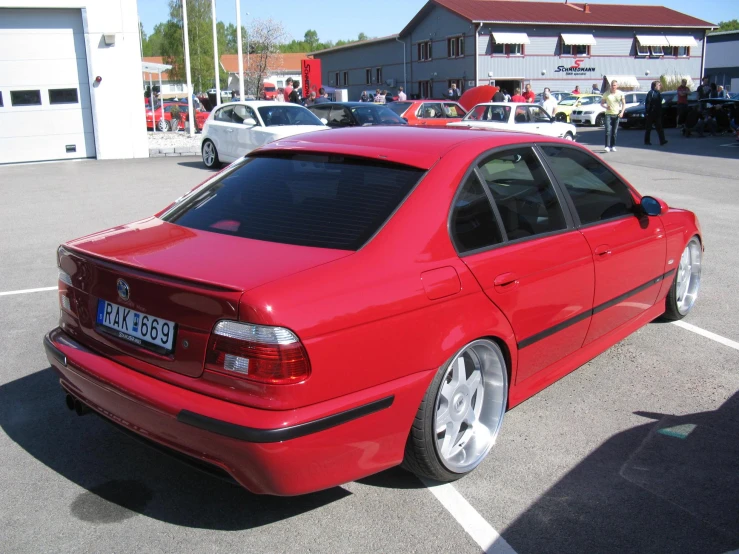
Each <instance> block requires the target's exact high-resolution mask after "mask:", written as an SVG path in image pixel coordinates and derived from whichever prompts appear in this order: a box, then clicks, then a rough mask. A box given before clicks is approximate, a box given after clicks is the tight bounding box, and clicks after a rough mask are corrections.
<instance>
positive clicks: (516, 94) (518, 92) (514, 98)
mask: <svg viewBox="0 0 739 554" xmlns="http://www.w3.org/2000/svg"><path fill="white" fill-rule="evenodd" d="M511 102H524V103H525V102H526V99H525V98H524V97H523V96H521V89H520V88H518V87H516V90H514V91H513V96H511Z"/></svg>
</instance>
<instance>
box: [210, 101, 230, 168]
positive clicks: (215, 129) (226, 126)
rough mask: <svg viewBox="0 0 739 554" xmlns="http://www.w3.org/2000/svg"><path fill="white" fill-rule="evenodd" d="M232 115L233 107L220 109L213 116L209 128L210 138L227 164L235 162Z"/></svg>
mask: <svg viewBox="0 0 739 554" xmlns="http://www.w3.org/2000/svg"><path fill="white" fill-rule="evenodd" d="M232 115H233V106H224V107H223V108H219V109H218V111H217V112H216V113H215V115H214V116H213V121H211V123H210V125H209V126H208V137H209V138H210V139H211V140H212V141H213V144H215V145H216V150H218V156H219V157H220V158H221V160H222V161H226V162H230V161H233V159H234V156H233V154H232V151H233V148H234V144H233V142H234V140H233V137H232V134H233V126H234V125H233V119H231V117H232Z"/></svg>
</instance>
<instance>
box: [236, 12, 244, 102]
mask: <svg viewBox="0 0 739 554" xmlns="http://www.w3.org/2000/svg"><path fill="white" fill-rule="evenodd" d="M236 42H237V47H236V48H237V53H238V56H239V99H240V100H244V54H243V48H242V47H241V0H236Z"/></svg>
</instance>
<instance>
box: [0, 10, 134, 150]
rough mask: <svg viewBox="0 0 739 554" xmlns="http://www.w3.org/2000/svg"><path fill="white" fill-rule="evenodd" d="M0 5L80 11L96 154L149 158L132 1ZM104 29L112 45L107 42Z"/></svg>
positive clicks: (51, 69)
mask: <svg viewBox="0 0 739 554" xmlns="http://www.w3.org/2000/svg"><path fill="white" fill-rule="evenodd" d="M0 8H39V9H44V8H68V9H72V10H76V11H78V12H79V11H80V10H82V12H81V13H82V23H83V26H84V32H85V48H86V53H87V73H88V77H89V79H88V81H89V85H88V86H89V96H90V101H91V104H92V115H93V126H94V132H95V150H96V154H97V157H98V159H116V158H146V157H148V155H149V148H148V143H147V136H146V127H145V111H144V102H143V100H142V94H141V53H140V49H139V24H138V12H137V8H136V0H0ZM103 34H113V35H115V44H114V45H112V46H106V45H105V43H104V42H103ZM49 71H50V72H51V71H53V68H49ZM97 76H100V77H101V78H102V81H101V82H100V84H99V85H96V84H95V82H94V81H95V78H96V77H97ZM83 85H84V84H83Z"/></svg>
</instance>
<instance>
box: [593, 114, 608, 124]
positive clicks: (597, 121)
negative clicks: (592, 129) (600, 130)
mask: <svg viewBox="0 0 739 554" xmlns="http://www.w3.org/2000/svg"><path fill="white" fill-rule="evenodd" d="M605 122H606V118H605V116H604V115H603V114H598V115H597V116H595V126H596V127H603V125H604V124H605Z"/></svg>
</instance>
